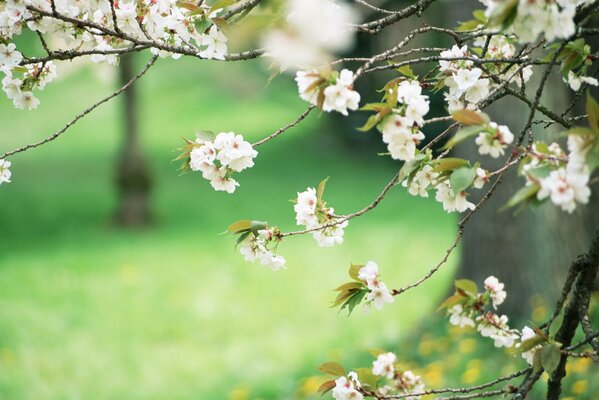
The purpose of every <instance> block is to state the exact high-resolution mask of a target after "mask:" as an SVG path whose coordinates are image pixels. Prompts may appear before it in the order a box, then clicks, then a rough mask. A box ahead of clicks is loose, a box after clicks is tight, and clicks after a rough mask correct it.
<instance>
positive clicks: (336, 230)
mask: <svg viewBox="0 0 599 400" xmlns="http://www.w3.org/2000/svg"><path fill="white" fill-rule="evenodd" d="M293 209H294V211H295V221H296V223H297V224H298V225H304V226H305V227H306V229H307V230H311V231H312V237H313V238H314V239H315V240H316V243H318V245H319V246H320V247H332V246H334V245H335V244H341V243H343V233H344V229H345V228H346V227H347V225H348V222H347V220H343V218H341V217H338V216H336V215H335V210H334V209H333V208H332V207H327V206H326V203H325V202H324V201H323V200H322V198H319V197H318V195H317V193H316V189H314V188H307V189H306V190H305V191H303V192H298V194H297V199H296V203H295V204H294V206H293Z"/></svg>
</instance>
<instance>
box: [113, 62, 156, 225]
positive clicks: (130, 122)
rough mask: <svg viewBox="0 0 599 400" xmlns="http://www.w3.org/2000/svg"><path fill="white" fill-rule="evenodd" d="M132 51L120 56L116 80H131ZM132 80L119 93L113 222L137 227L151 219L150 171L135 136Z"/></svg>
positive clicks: (123, 82) (134, 93)
mask: <svg viewBox="0 0 599 400" xmlns="http://www.w3.org/2000/svg"><path fill="white" fill-rule="evenodd" d="M133 57H134V56H133V55H132V54H127V55H124V56H122V57H121V59H120V68H119V71H120V82H121V85H124V84H125V83H127V82H128V81H129V80H131V79H132V78H133V77H134V75H135V71H134V70H133V67H134V65H133V64H134V63H133V60H134V58H133ZM136 89H137V88H136V85H135V84H133V85H132V86H131V87H129V89H128V90H126V91H125V92H124V93H123V96H122V101H123V108H122V110H123V111H122V112H123V137H124V140H123V145H122V148H121V151H120V156H119V161H118V167H117V171H116V184H117V188H118V193H119V204H118V209H117V211H116V215H115V219H116V222H117V223H118V224H119V225H121V226H127V227H140V226H146V225H148V224H149V223H150V222H151V213H150V191H151V187H152V182H151V175H150V171H149V169H148V166H147V163H146V160H145V157H144V155H143V151H142V148H141V146H140V140H139V128H138V115H137V111H138V110H137V93H136Z"/></svg>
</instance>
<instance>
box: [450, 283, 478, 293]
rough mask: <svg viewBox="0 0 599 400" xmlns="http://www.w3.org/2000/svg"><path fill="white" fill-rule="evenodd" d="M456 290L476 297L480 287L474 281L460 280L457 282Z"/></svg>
mask: <svg viewBox="0 0 599 400" xmlns="http://www.w3.org/2000/svg"><path fill="white" fill-rule="evenodd" d="M455 287H456V289H459V290H461V291H463V292H465V293H470V294H472V295H476V294H477V293H478V286H476V283H474V281H471V280H470V279H458V280H456V281H455Z"/></svg>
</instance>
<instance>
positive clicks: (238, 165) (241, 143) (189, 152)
mask: <svg viewBox="0 0 599 400" xmlns="http://www.w3.org/2000/svg"><path fill="white" fill-rule="evenodd" d="M257 155H258V152H257V151H256V150H254V148H253V147H252V145H251V144H250V143H249V142H246V141H245V140H243V136H241V135H237V134H235V133H234V132H220V133H219V134H218V135H216V136H214V135H213V134H212V133H211V132H201V133H198V137H197V138H196V140H195V141H194V142H192V141H188V145H187V146H186V147H185V152H184V153H183V155H182V158H185V159H186V164H185V166H184V168H185V169H187V168H188V169H190V170H192V171H198V172H201V173H202V177H203V178H204V179H207V180H209V181H210V184H211V185H212V187H213V188H214V190H217V191H225V192H227V193H233V192H234V191H235V189H236V187H237V186H239V183H238V182H237V181H236V180H235V179H233V178H232V175H233V173H234V172H241V171H243V170H244V169H246V168H250V167H253V166H254V158H255V157H256V156H257Z"/></svg>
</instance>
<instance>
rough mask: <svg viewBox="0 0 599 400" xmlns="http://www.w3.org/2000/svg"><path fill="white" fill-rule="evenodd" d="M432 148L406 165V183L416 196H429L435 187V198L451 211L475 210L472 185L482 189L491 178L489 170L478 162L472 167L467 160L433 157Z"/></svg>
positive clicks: (409, 190)
mask: <svg viewBox="0 0 599 400" xmlns="http://www.w3.org/2000/svg"><path fill="white" fill-rule="evenodd" d="M431 157H432V156H431V154H430V151H429V152H426V153H425V154H420V155H419V156H418V160H415V161H413V162H411V163H409V164H406V165H405V166H404V168H403V169H402V170H403V172H404V173H403V174H402V176H405V179H404V180H403V181H402V186H404V187H406V188H408V193H410V194H411V195H412V196H421V197H428V192H429V190H431V189H435V190H436V193H435V200H437V201H438V202H439V203H441V204H442V205H443V209H444V210H445V211H447V212H460V213H461V212H464V211H466V210H473V209H474V208H475V205H474V203H471V202H470V201H468V192H467V191H466V189H467V188H469V187H474V188H475V189H481V188H482V187H483V186H484V185H485V183H487V182H488V181H489V178H490V174H489V171H487V170H485V169H483V168H481V167H479V166H478V164H475V165H474V166H473V167H470V166H469V164H468V163H467V162H465V160H460V159H445V160H443V159H441V160H431V159H430V158H431Z"/></svg>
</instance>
